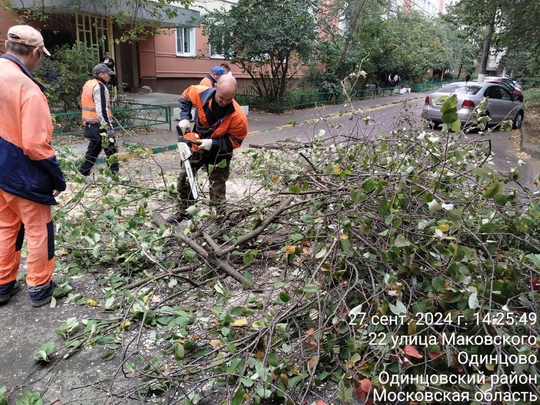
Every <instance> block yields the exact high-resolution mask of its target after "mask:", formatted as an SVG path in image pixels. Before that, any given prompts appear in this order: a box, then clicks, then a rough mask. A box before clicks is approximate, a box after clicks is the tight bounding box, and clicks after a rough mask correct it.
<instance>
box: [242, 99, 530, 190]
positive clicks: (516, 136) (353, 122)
mask: <svg viewBox="0 0 540 405" xmlns="http://www.w3.org/2000/svg"><path fill="white" fill-rule="evenodd" d="M423 104H424V101H423V98H421V99H414V100H410V101H407V102H406V103H399V104H394V103H393V104H388V105H381V106H375V107H369V106H362V105H359V106H357V105H354V104H353V106H352V107H350V108H349V109H348V110H347V109H342V110H339V111H332V112H331V113H326V114H325V112H324V111H318V112H317V110H313V111H312V112H311V115H307V117H304V118H305V120H304V121H302V122H298V123H297V122H294V121H293V122H292V123H288V124H287V125H282V126H280V127H278V128H274V129H269V130H266V131H264V132H255V133H253V134H251V135H250V136H248V138H247V139H246V141H245V143H244V145H243V148H248V147H250V146H262V145H269V144H275V143H279V142H281V141H284V140H287V139H289V140H295V141H298V142H308V141H311V140H312V139H313V138H314V137H315V136H316V135H317V134H319V133H320V131H321V130H324V133H325V135H324V137H327V138H328V137H335V139H336V141H337V142H339V141H347V140H348V139H350V138H356V139H358V138H361V139H363V140H366V141H368V140H370V139H377V138H378V137H380V136H381V135H387V134H389V133H390V132H391V131H392V130H393V129H395V128H400V127H403V126H408V125H410V126H411V127H412V128H416V129H418V130H423V129H424V127H423V122H422V120H421V118H420V117H421V113H422V107H423ZM366 123H367V124H366ZM433 132H435V133H439V134H440V133H441V130H440V127H439V129H438V130H434V131H433ZM520 136H521V134H520V131H519V130H514V131H512V132H504V131H499V130H494V131H493V132H492V134H491V137H489V142H488V138H486V137H483V136H481V134H479V133H478V132H477V131H476V132H471V133H469V134H467V136H466V138H465V140H464V142H472V141H478V142H484V143H485V149H486V150H488V149H489V148H490V149H491V152H492V157H493V161H492V163H490V166H491V167H492V168H493V169H494V170H496V171H498V172H499V173H502V174H506V173H509V172H510V171H512V170H518V171H519V172H520V174H521V178H520V184H521V185H523V186H525V187H528V188H530V189H531V190H539V188H538V187H537V186H536V185H535V184H534V179H535V178H536V177H537V176H538V175H540V159H538V157H537V156H534V155H531V154H529V153H526V152H523V151H521V150H520ZM509 186H510V187H513V188H516V189H521V187H520V185H518V184H515V183H513V184H510V185H509Z"/></svg>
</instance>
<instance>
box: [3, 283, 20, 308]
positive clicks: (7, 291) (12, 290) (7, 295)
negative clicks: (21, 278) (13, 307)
mask: <svg viewBox="0 0 540 405" xmlns="http://www.w3.org/2000/svg"><path fill="white" fill-rule="evenodd" d="M20 289H21V285H20V283H19V282H18V281H17V280H15V281H12V282H11V283H8V284H5V285H2V286H0V305H3V304H7V303H8V302H9V300H10V299H11V297H12V296H14V295H15V294H17V293H18V292H19V290H20Z"/></svg>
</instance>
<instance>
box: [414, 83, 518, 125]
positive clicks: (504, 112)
mask: <svg viewBox="0 0 540 405" xmlns="http://www.w3.org/2000/svg"><path fill="white" fill-rule="evenodd" d="M452 94H455V95H456V96H457V99H458V102H457V114H458V119H459V120H460V121H461V123H462V124H465V125H468V124H471V122H470V120H469V118H470V116H471V114H472V113H473V111H474V109H475V108H476V107H477V106H478V105H479V104H480V103H481V102H482V100H484V98H487V105H486V112H485V115H488V116H489V118H490V119H489V122H488V125H497V124H499V123H500V122H501V121H504V120H512V126H513V128H521V124H522V123H523V115H524V109H523V104H522V103H521V102H520V101H519V100H518V99H517V98H516V97H515V96H514V95H513V94H511V93H510V92H509V91H508V89H507V88H506V87H504V86H502V85H500V84H498V83H487V82H484V83H476V82H455V83H451V84H447V85H446V86H444V87H442V88H440V89H439V90H437V91H435V92H434V93H431V94H429V95H428V96H427V97H426V99H425V102H424V112H423V114H424V116H425V117H426V118H427V119H428V120H429V121H431V122H432V123H433V124H434V126H435V127H437V126H438V125H439V124H441V123H442V113H441V107H442V105H443V103H444V100H437V99H438V98H439V97H441V96H451V95H452Z"/></svg>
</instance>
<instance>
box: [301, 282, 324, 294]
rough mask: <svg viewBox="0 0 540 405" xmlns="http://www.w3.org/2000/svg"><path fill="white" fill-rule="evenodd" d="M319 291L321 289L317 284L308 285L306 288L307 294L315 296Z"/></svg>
mask: <svg viewBox="0 0 540 405" xmlns="http://www.w3.org/2000/svg"><path fill="white" fill-rule="evenodd" d="M319 291H320V287H319V286H318V285H315V284H308V285H306V286H305V287H304V292H306V293H311V294H315V293H318V292H319Z"/></svg>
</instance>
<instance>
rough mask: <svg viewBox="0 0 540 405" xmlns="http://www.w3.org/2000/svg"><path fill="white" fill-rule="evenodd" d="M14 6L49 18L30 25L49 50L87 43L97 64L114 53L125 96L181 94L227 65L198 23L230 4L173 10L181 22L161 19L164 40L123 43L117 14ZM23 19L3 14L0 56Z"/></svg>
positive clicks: (16, 2)
mask: <svg viewBox="0 0 540 405" xmlns="http://www.w3.org/2000/svg"><path fill="white" fill-rule="evenodd" d="M38 2H39V4H38ZM3 3H4V4H3V5H4V6H5V5H6V4H7V2H3ZM9 3H10V4H12V5H13V6H14V7H15V9H18V10H22V11H24V10H29V9H30V8H32V7H35V6H40V8H42V9H44V10H45V11H46V12H47V14H48V15H49V18H48V19H47V20H46V21H44V22H38V21H29V22H28V24H29V25H32V26H34V27H35V28H37V29H39V30H40V31H41V32H42V34H43V36H44V39H45V44H46V46H47V47H48V48H49V49H51V48H54V47H55V46H57V45H63V44H74V43H76V42H78V43H83V44H85V46H86V47H87V48H88V49H89V51H90V52H92V53H93V54H94V55H95V59H96V63H97V62H98V61H99V60H100V59H101V57H102V56H103V53H104V52H105V51H109V52H110V53H111V56H112V58H113V59H114V60H115V62H116V72H117V78H118V86H119V89H122V88H124V89H125V90H126V91H130V90H134V89H138V88H141V87H143V86H148V87H149V88H150V89H151V90H152V91H154V92H167V93H174V94H179V93H180V92H182V91H183V90H184V89H185V88H186V87H187V86H189V85H191V84H198V83H199V82H200V80H201V79H202V78H203V77H204V76H205V75H207V74H208V73H209V72H210V69H211V68H212V67H213V66H215V65H219V64H221V63H222V62H224V59H223V57H222V56H221V55H217V54H215V53H213V52H212V49H211V47H210V46H209V45H208V43H207V40H206V38H205V37H204V36H203V35H202V29H201V27H200V23H199V19H200V16H201V13H204V12H207V10H211V9H213V8H215V7H224V6H227V5H230V4H231V3H230V2H227V1H216V2H200V3H198V5H196V6H194V7H193V8H190V9H186V8H183V7H176V6H170V7H171V8H174V9H175V11H176V12H177V17H175V18H163V17H162V18H161V19H160V24H161V26H162V27H163V29H162V30H161V32H160V34H158V35H147V36H146V38H144V39H140V40H139V41H136V42H122V41H119V38H120V37H121V36H122V33H123V30H122V28H121V27H119V26H118V25H116V24H114V22H113V19H112V18H111V15H114V14H115V13H117V12H118V10H114V9H108V10H105V9H102V8H97V7H96V6H95V5H92V4H90V3H84V2H81V3H78V4H77V5H75V4H74V3H73V2H72V1H70V0H34V1H29V2H28V1H24V0H11V1H9ZM139 17H140V18H143V19H147V20H148V21H152V20H153V19H154V21H155V19H156V16H153V15H151V14H148V15H144V13H143V14H141V15H139ZM20 19H21V15H19V14H16V13H14V12H11V11H8V10H7V9H6V7H2V8H1V10H0V52H3V51H5V34H6V33H7V31H8V29H9V27H11V26H12V25H15V24H19V21H20ZM52 57H54V55H53V56H52ZM230 66H231V70H232V72H233V74H234V75H235V77H237V79H238V80H239V81H240V82H242V81H244V82H245V83H247V82H249V80H248V75H246V74H244V73H242V72H241V71H240V69H239V68H238V67H236V66H233V65H230Z"/></svg>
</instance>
